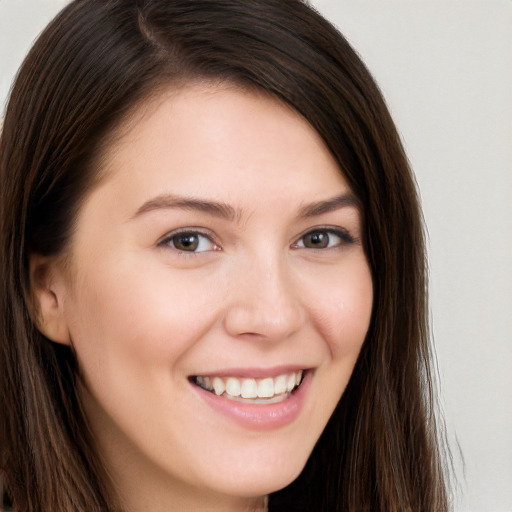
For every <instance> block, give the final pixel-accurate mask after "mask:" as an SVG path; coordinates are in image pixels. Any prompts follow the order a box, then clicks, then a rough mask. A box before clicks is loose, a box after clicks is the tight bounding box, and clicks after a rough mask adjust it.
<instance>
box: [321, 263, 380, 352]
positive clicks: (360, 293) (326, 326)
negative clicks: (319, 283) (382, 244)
mask: <svg viewBox="0 0 512 512" xmlns="http://www.w3.org/2000/svg"><path fill="white" fill-rule="evenodd" d="M311 304H312V305H313V307H314V313H313V315H312V317H313V318H314V319H315V324H316V329H317V330H318V331H319V332H320V333H321V334H322V337H323V338H324V340H326V342H327V345H328V349H329V351H330V357H331V359H332V360H345V359H347V358H348V359H353V360H354V362H355V359H356V358H357V355H358V354H359V350H360V349H361V346H362V344H363V342H364V339H365V337H366V333H367V331H368V327H369V324H370V319H371V313H372V306H373V284H372V278H371V273H370V270H369V267H368V265H367V263H366V261H360V262H358V264H355V265H351V266H350V267H347V268H345V269H343V270H342V271H340V272H339V273H337V274H335V275H331V276H330V279H326V280H325V287H324V292H323V293H316V294H315V295H314V296H312V298H311Z"/></svg>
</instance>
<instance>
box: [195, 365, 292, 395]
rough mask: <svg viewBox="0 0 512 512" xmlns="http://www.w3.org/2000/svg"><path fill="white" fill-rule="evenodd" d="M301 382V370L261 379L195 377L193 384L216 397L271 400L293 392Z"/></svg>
mask: <svg viewBox="0 0 512 512" xmlns="http://www.w3.org/2000/svg"><path fill="white" fill-rule="evenodd" d="M301 380H302V370H299V371H297V372H291V373H285V374H282V375H278V376H277V377H266V378H263V379H239V378H238V377H202V376H197V377H195V382H196V383H197V384H199V386H201V387H202V388H204V389H207V390H208V391H213V392H214V393H215V394H216V395H219V396H220V395H222V394H225V395H226V396H227V398H230V397H231V398H238V397H241V398H273V397H274V396H276V395H282V394H284V393H289V392H291V391H293V390H294V389H295V388H296V387H297V386H298V385H299V384H300V382H301Z"/></svg>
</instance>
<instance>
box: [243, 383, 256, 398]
mask: <svg viewBox="0 0 512 512" xmlns="http://www.w3.org/2000/svg"><path fill="white" fill-rule="evenodd" d="M240 394H241V395H242V398H256V397H257V396H258V385H257V384H256V381H255V380H254V379H244V380H242V388H241V391H240Z"/></svg>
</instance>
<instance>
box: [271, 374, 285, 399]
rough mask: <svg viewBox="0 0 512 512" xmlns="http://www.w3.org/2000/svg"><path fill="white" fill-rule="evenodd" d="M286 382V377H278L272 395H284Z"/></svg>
mask: <svg viewBox="0 0 512 512" xmlns="http://www.w3.org/2000/svg"><path fill="white" fill-rule="evenodd" d="M287 381H288V379H287V377H286V375H279V377H277V379H276V380H275V382H274V393H275V394H276V395H280V394H281V393H286V382H287Z"/></svg>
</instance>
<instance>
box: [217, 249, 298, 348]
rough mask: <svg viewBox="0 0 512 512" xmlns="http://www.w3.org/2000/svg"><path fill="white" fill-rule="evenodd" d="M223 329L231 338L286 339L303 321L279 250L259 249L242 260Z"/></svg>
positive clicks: (291, 276)
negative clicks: (246, 336)
mask: <svg viewBox="0 0 512 512" xmlns="http://www.w3.org/2000/svg"><path fill="white" fill-rule="evenodd" d="M232 283H233V285H232V287H231V289H230V299H229V306H228V308H227V311H226V315H225V327H226V330H227V331H228V332H229V333H230V334H231V335H233V336H240V335H253V336H258V337H261V338H264V339H268V340H275V341H278V340H280V339H285V338H287V337H289V336H291V335H292V334H293V333H294V332H296V331H297V330H298V329H299V328H300V326H301V325H302V323H303V321H304V310H303V307H302V304H301V302H300V297H299V295H298V293H297V289H296V285H295V282H294V279H293V272H292V269H291V268H290V266H289V262H288V261H287V259H286V257H284V256H283V255H282V254H279V252H278V251H272V250H268V247H267V250H261V251H257V252H254V253H252V254H251V255H250V256H248V257H246V258H241V261H240V262H239V265H237V270H236V278H235V279H233V280H232Z"/></svg>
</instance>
